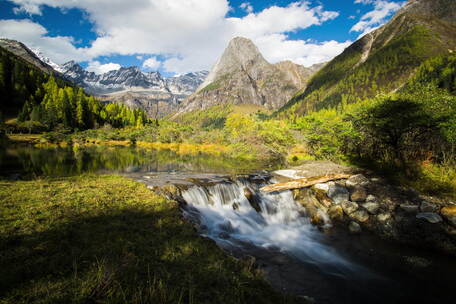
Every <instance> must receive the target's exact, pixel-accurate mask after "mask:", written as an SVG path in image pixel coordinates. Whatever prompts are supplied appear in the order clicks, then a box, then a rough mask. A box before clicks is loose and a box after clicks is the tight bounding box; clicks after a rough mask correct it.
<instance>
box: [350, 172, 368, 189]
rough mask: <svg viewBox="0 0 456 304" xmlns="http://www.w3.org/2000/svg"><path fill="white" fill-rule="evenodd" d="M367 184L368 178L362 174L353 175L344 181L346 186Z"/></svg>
mask: <svg viewBox="0 0 456 304" xmlns="http://www.w3.org/2000/svg"><path fill="white" fill-rule="evenodd" d="M367 184H369V180H368V179H367V178H366V177H365V176H364V175H362V174H356V175H353V176H351V177H350V178H349V179H347V182H346V185H347V187H355V186H365V185H367Z"/></svg>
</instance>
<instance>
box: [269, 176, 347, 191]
mask: <svg viewBox="0 0 456 304" xmlns="http://www.w3.org/2000/svg"><path fill="white" fill-rule="evenodd" d="M350 176H352V174H347V173H338V174H328V175H324V176H313V177H308V178H300V179H295V180H292V181H289V182H285V183H278V184H272V185H267V186H264V187H263V188H261V189H260V190H261V191H263V192H266V193H270V192H280V191H286V190H293V189H300V188H307V187H310V186H313V185H316V184H320V183H326V182H330V181H333V180H338V179H344V178H349V177H350Z"/></svg>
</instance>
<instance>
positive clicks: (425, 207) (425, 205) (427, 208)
mask: <svg viewBox="0 0 456 304" xmlns="http://www.w3.org/2000/svg"><path fill="white" fill-rule="evenodd" d="M438 210H439V206H437V205H435V204H432V203H429V202H428V201H423V202H422V203H421V206H420V211H421V212H436V211H438Z"/></svg>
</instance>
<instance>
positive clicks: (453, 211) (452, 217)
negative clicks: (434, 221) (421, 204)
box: [440, 205, 456, 227]
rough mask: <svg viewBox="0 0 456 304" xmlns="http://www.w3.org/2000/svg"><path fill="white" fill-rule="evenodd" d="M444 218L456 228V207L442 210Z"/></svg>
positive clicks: (452, 206)
mask: <svg viewBox="0 0 456 304" xmlns="http://www.w3.org/2000/svg"><path fill="white" fill-rule="evenodd" d="M440 213H441V214H442V216H443V217H444V218H445V219H446V220H447V221H448V222H449V223H450V224H451V225H453V226H455V227H456V206H455V205H451V206H447V207H444V208H442V210H440Z"/></svg>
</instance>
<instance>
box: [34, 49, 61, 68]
mask: <svg viewBox="0 0 456 304" xmlns="http://www.w3.org/2000/svg"><path fill="white" fill-rule="evenodd" d="M30 50H31V51H32V52H33V53H34V54H35V55H36V57H38V58H39V59H40V60H41V61H42V62H44V63H46V64H47V65H49V66H50V67H52V68H53V69H54V70H56V71H57V72H59V73H63V69H62V67H61V66H60V65H59V64H57V63H55V62H54V61H52V60H51V59H50V58H49V57H46V55H44V54H43V53H42V52H41V50H40V49H34V48H31V49H30Z"/></svg>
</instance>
